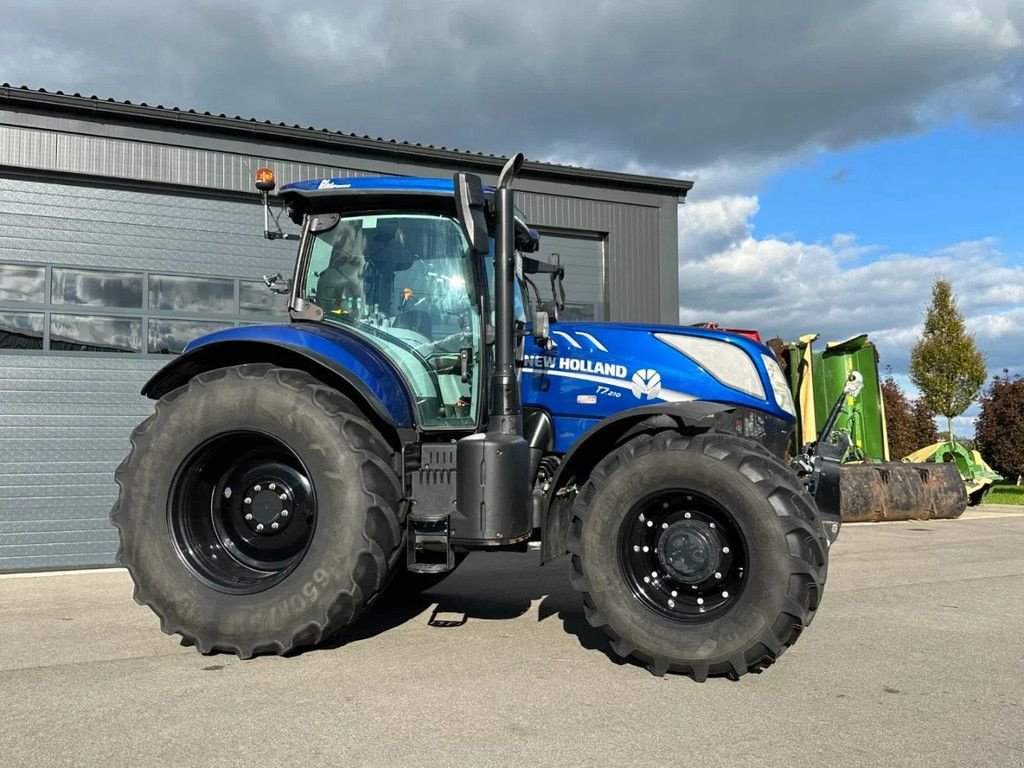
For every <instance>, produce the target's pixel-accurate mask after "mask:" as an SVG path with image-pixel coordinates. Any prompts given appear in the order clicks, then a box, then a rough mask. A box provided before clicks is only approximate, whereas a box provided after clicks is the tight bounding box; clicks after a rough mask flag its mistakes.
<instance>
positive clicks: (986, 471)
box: [904, 440, 1003, 507]
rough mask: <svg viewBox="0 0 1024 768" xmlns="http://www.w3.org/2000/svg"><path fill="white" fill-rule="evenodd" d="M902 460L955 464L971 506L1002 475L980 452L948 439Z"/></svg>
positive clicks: (983, 495)
mask: <svg viewBox="0 0 1024 768" xmlns="http://www.w3.org/2000/svg"><path fill="white" fill-rule="evenodd" d="M904 461H912V462H917V463H920V462H939V463H952V464H955V465H956V468H957V470H958V471H959V472H960V477H961V478H963V481H964V486H965V487H966V489H967V499H968V504H969V505H970V506H972V507H973V506H974V505H975V504H980V503H981V502H982V500H983V499H984V498H985V497H986V496H987V495H988V492H989V491H990V490H992V483H994V482H996V481H997V480H1002V479H1003V476H1002V475H1000V474H999V473H998V472H996V471H994V470H993V469H992V467H990V466H989V465H988V462H986V461H985V460H984V459H983V458H981V454H980V453H978V452H977V451H975V450H972V449H970V448H968V447H967V446H965V445H960V443H951V442H949V441H948V440H947V441H945V442H942V443H933V444H932V445H929V446H925V447H924V448H920V449H918V450H916V451H914V452H913V453H912V454H910V455H909V456H907V457H906V458H905V459H904Z"/></svg>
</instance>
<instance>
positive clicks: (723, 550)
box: [722, 547, 729, 555]
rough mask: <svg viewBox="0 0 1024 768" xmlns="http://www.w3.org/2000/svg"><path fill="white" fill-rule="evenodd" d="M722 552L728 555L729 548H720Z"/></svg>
mask: <svg viewBox="0 0 1024 768" xmlns="http://www.w3.org/2000/svg"><path fill="white" fill-rule="evenodd" d="M722 552H723V553H724V554H726V555H728V554H729V548H728V547H722Z"/></svg>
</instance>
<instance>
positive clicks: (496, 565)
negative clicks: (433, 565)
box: [311, 553, 625, 664]
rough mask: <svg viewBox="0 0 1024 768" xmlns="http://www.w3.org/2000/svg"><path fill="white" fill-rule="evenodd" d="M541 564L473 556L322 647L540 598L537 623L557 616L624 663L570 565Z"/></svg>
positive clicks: (499, 616) (456, 621)
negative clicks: (592, 619) (590, 617)
mask: <svg viewBox="0 0 1024 768" xmlns="http://www.w3.org/2000/svg"><path fill="white" fill-rule="evenodd" d="M538 563H539V558H538V556H537V554H536V553H527V554H511V553H496V554H472V555H470V556H469V557H468V558H467V559H466V561H465V562H464V563H463V564H462V565H461V566H459V567H458V569H457V570H456V571H454V572H453V573H452V574H451V575H450V576H449V577H448V578H446V579H445V580H444V581H442V582H441V583H440V584H438V585H437V586H435V587H433V588H432V589H429V590H427V591H425V592H422V593H419V594H410V593H404V594H403V593H401V592H400V591H398V590H391V591H389V592H388V593H386V594H385V595H383V596H382V597H381V599H380V600H379V601H378V602H377V603H376V604H375V605H374V606H373V607H372V608H371V609H370V610H369V611H367V613H366V615H365V616H364V617H363V618H362V619H361V620H360V621H359V622H358V623H357V624H355V625H354V626H353V627H351V628H350V629H349V630H347V631H345V632H343V633H342V634H341V635H339V636H338V637H336V638H333V639H331V640H329V641H328V642H326V643H322V644H321V645H320V646H318V648H319V649H321V650H325V649H332V648H339V647H341V646H343V645H348V644H351V643H357V642H360V641H363V640H369V639H371V638H373V637H376V636H377V635H380V634H382V633H385V632H388V631H390V630H392V629H395V628H396V627H399V626H401V625H403V624H405V623H407V622H409V621H412V620H413V619H416V618H417V617H420V616H422V615H423V614H424V613H427V614H428V621H427V623H428V625H429V626H431V627H434V628H436V629H437V630H438V631H439V632H443V631H446V630H450V629H451V628H455V627H460V626H463V625H466V624H470V623H472V622H474V621H506V620H509V619H516V618H519V617H520V616H523V615H525V614H526V613H527V612H528V611H529V610H530V607H531V606H532V605H533V604H534V603H535V602H536V601H538V600H539V601H540V605H539V606H538V621H545V620H548V619H550V618H551V617H552V616H555V617H557V618H558V619H559V620H560V621H561V622H562V628H563V629H564V631H565V632H566V633H567V634H570V635H573V636H574V637H575V638H576V639H577V641H578V642H579V644H580V646H581V647H582V648H585V649H587V650H594V651H600V652H602V653H604V654H605V655H606V656H607V657H608V658H609V659H611V660H612V661H614V662H616V663H617V664H623V663H625V662H623V661H622V659H620V658H619V657H618V656H616V655H615V654H614V653H613V652H612V650H611V647H610V645H609V643H608V639H607V637H606V636H605V634H604V633H603V632H602V631H600V630H598V629H594V628H593V627H591V626H590V625H589V624H588V623H587V620H586V618H585V617H584V615H583V602H582V599H581V598H580V596H579V594H578V593H576V592H575V591H574V590H573V589H572V588H571V587H570V586H569V576H568V567H567V561H566V560H564V559H562V560H556V561H554V562H553V563H549V564H548V565H545V566H544V567H539V565H538ZM311 650H314V649H311Z"/></svg>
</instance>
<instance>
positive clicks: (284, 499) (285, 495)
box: [281, 493, 288, 501]
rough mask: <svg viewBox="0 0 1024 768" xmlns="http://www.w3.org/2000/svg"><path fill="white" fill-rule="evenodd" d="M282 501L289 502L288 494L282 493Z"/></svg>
mask: <svg viewBox="0 0 1024 768" xmlns="http://www.w3.org/2000/svg"><path fill="white" fill-rule="evenodd" d="M281 501H288V494H287V493H282V494H281Z"/></svg>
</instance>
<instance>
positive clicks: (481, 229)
mask: <svg viewBox="0 0 1024 768" xmlns="http://www.w3.org/2000/svg"><path fill="white" fill-rule="evenodd" d="M452 181H453V183H454V187H455V210H456V213H457V215H458V217H459V224H460V225H461V226H462V231H463V233H464V234H465V235H466V240H467V241H469V247H470V248H472V249H473V250H474V251H476V252H477V253H480V254H486V253H488V252H489V251H490V246H489V244H488V234H487V218H486V216H485V215H484V204H485V203H484V185H483V182H481V181H480V177H479V176H477V175H475V174H472V173H456V174H455V176H454V177H453V179H452Z"/></svg>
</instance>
